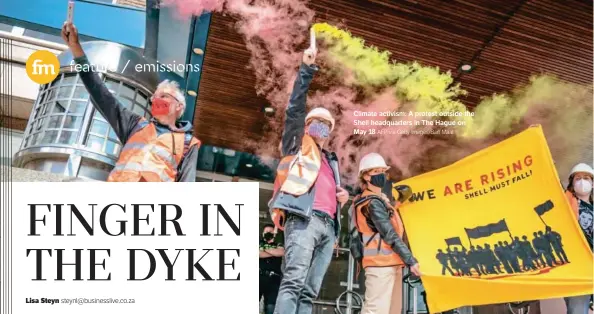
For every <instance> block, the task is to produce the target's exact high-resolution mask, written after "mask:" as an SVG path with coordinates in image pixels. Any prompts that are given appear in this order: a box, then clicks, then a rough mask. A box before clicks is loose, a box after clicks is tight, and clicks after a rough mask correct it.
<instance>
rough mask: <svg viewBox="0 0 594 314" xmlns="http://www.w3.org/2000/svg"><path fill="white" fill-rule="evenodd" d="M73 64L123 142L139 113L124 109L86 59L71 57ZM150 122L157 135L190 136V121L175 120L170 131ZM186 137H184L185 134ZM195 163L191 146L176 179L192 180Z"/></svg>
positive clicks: (138, 117)
mask: <svg viewBox="0 0 594 314" xmlns="http://www.w3.org/2000/svg"><path fill="white" fill-rule="evenodd" d="M74 61H75V62H76V63H77V64H80V65H82V69H83V70H82V71H80V73H79V75H80V78H81V80H82V81H83V84H84V85H85V87H86V88H87V91H88V92H89V95H90V98H91V102H92V103H93V105H94V106H95V108H96V109H97V111H99V112H100V113H101V114H102V115H103V117H104V118H105V120H107V122H108V123H109V125H111V127H112V128H113V131H114V132H115V134H116V135H117V137H118V139H119V140H120V142H121V143H122V144H124V145H125V144H126V142H127V141H128V139H129V138H130V137H131V136H132V135H133V134H134V132H135V131H136V130H137V128H136V125H137V124H138V121H140V118H141V116H140V115H138V114H136V113H134V112H132V111H130V110H128V109H127V108H125V107H124V106H123V105H122V104H121V103H120V102H119V101H118V99H117V98H116V97H114V96H113V94H112V93H110V92H109V89H108V88H107V87H106V86H105V84H104V83H103V81H102V80H101V78H100V77H99V75H98V74H97V73H95V72H93V71H92V69H93V67H91V66H90V64H89V60H88V59H87V57H86V56H82V57H79V58H76V59H74ZM151 123H154V124H155V127H156V129H157V135H161V134H163V133H171V132H184V133H185V134H186V135H190V136H191V135H192V124H191V123H190V122H188V121H180V122H178V123H177V128H178V129H177V130H171V129H169V127H168V126H165V125H162V124H160V123H159V122H158V121H157V120H155V119H152V120H151ZM186 138H188V136H186ZM197 165H198V146H196V145H195V146H193V147H192V148H190V150H189V151H188V152H187V153H186V155H185V156H184V157H183V159H182V161H181V163H180V164H179V166H178V169H177V171H178V175H177V180H176V181H178V182H195V181H196V167H197Z"/></svg>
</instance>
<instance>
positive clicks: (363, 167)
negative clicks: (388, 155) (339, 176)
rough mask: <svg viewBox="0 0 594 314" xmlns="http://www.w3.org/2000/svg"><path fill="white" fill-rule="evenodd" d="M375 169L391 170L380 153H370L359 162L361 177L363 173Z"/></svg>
mask: <svg viewBox="0 0 594 314" xmlns="http://www.w3.org/2000/svg"><path fill="white" fill-rule="evenodd" d="M375 168H385V169H386V170H388V169H390V167H388V165H386V161H385V160H384V157H382V155H380V154H378V153H369V154H367V155H365V156H363V158H361V161H360V162H359V177H360V176H361V174H362V173H363V172H365V171H367V170H370V169H375Z"/></svg>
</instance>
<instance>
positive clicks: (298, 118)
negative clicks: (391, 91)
mask: <svg viewBox="0 0 594 314" xmlns="http://www.w3.org/2000/svg"><path fill="white" fill-rule="evenodd" d="M317 70H318V68H317V67H316V66H315V65H312V66H308V65H306V64H301V67H300V68H299V73H298V75H297V78H296V79H295V84H294V85H293V92H292V93H291V98H290V99H289V105H288V106H287V110H286V112H285V129H284V131H283V136H282V143H281V144H282V147H281V149H282V155H283V157H284V156H288V155H296V154H297V152H299V149H300V148H301V140H302V138H303V134H304V133H305V116H306V115H307V112H306V106H305V104H306V99H307V91H308V90H309V85H310V83H311V80H312V79H313V76H314V74H315V72H316V71H317ZM322 153H323V154H324V155H325V156H326V159H327V160H328V163H329V164H330V168H332V172H333V174H334V180H335V181H336V182H340V179H339V178H340V174H339V172H338V169H339V168H338V158H337V157H336V154H335V153H333V152H329V151H326V150H322ZM314 198H315V186H313V187H312V188H311V189H310V190H309V191H308V192H307V193H305V194H303V195H299V196H294V195H291V194H287V193H283V192H281V191H279V192H278V193H277V194H276V195H275V196H274V198H273V199H272V201H271V202H270V209H271V210H272V209H273V208H280V209H283V210H285V212H286V213H287V214H289V213H290V214H294V215H298V216H301V217H303V218H305V219H308V220H309V219H311V217H312V214H313V208H312V207H313V203H314ZM334 229H335V230H334V231H335V233H336V237H337V239H338V238H339V235H340V203H338V202H337V205H336V217H335V218H334Z"/></svg>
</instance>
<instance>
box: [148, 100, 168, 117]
mask: <svg viewBox="0 0 594 314" xmlns="http://www.w3.org/2000/svg"><path fill="white" fill-rule="evenodd" d="M152 104H153V105H152V107H151V114H152V115H153V117H154V116H166V115H168V114H169V106H171V104H170V103H169V102H168V101H167V100H165V99H163V98H155V99H153V102H152Z"/></svg>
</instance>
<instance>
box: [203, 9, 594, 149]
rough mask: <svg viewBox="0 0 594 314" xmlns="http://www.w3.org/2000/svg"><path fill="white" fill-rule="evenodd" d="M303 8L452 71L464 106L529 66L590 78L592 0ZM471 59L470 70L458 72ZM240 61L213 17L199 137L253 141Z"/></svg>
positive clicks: (257, 125)
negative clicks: (472, 69) (462, 93)
mask: <svg viewBox="0 0 594 314" xmlns="http://www.w3.org/2000/svg"><path fill="white" fill-rule="evenodd" d="M309 7H310V8H312V9H313V10H315V11H316V22H325V21H327V22H330V23H333V24H337V23H342V25H344V26H345V27H346V28H348V30H349V31H351V32H352V33H353V34H354V35H355V36H360V37H363V38H364V39H365V40H366V42H367V43H368V44H371V45H374V46H377V47H379V48H380V49H387V50H389V51H391V52H392V58H393V59H394V60H396V61H400V62H408V61H413V60H417V61H419V62H421V63H422V64H425V65H431V66H438V67H440V69H442V70H443V71H451V72H452V75H454V76H455V77H457V80H458V81H459V82H460V83H461V84H462V87H463V88H464V89H466V90H467V91H468V92H469V95H468V96H466V97H464V98H463V99H462V101H464V102H465V103H466V104H467V105H468V106H475V105H476V104H477V103H478V102H479V101H480V98H481V97H483V96H488V95H491V94H493V93H497V92H502V91H509V90H512V89H513V88H514V87H516V86H517V85H518V84H521V83H525V82H527V81H528V78H529V77H530V76H531V75H533V74H538V73H553V74H556V75H557V76H559V77H560V78H562V79H564V80H568V81H571V82H577V83H583V84H592V57H593V55H592V1H588V0H505V1H493V0H460V1H454V0H417V1H413V0H409V1H403V0H400V1H387V0H357V1H352V0H313V1H311V2H310V4H309ZM514 11H515V13H514ZM512 13H513V15H512ZM502 25H503V27H502V28H501V29H500V32H498V33H496V32H495V30H496V29H497V28H498V27H501V26H502ZM494 35H495V36H494ZM481 48H484V49H482V51H480V50H481ZM473 56H474V57H475V60H474V62H473V65H474V66H475V69H474V71H473V72H471V73H467V74H461V73H459V72H458V70H457V68H458V66H459V65H460V63H461V62H464V61H469V60H471V59H472V58H473ZM249 59H250V55H249V53H248V51H247V49H246V48H245V44H244V42H243V40H242V38H241V36H240V35H239V34H237V32H236V31H235V29H234V20H233V19H232V18H231V17H228V16H223V15H220V14H215V15H214V16H213V18H212V22H211V29H210V33H209V39H208V45H207V51H206V59H205V62H204V65H203V73H202V79H201V82H200V91H199V99H198V103H197V110H196V117H195V121H194V125H195V128H196V132H197V135H198V137H199V138H201V139H202V140H203V141H204V143H206V144H210V145H216V146H221V147H227V148H232V149H236V150H244V149H245V143H246V142H247V141H259V140H261V137H262V134H263V131H262V130H263V127H264V126H265V125H266V123H267V118H266V117H265V116H264V113H263V111H262V109H263V107H265V106H266V100H265V99H264V98H262V97H257V95H256V92H255V89H254V85H255V77H254V74H253V72H252V71H251V70H250V69H249V68H248V64H249ZM296 66H297V65H296ZM287 97H288V95H287Z"/></svg>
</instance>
